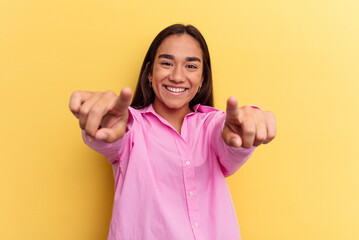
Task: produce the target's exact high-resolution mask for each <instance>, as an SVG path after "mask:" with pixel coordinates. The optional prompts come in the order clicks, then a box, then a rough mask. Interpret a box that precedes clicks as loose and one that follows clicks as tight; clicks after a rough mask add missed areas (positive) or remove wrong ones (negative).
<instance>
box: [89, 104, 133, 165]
mask: <svg viewBox="0 0 359 240" xmlns="http://www.w3.org/2000/svg"><path fill="white" fill-rule="evenodd" d="M128 112H129V117H128V119H129V120H128V123H127V128H126V133H125V135H124V136H123V137H122V138H120V139H118V140H117V141H116V142H113V143H107V142H104V141H100V140H93V141H92V142H90V141H89V140H88V139H87V138H86V133H85V131H84V130H82V139H83V140H84V142H85V144H86V145H88V146H89V147H90V148H92V149H93V150H95V151H96V152H98V153H100V154H101V155H103V156H104V157H105V158H106V159H107V160H108V161H109V162H110V163H111V164H114V163H116V162H118V161H119V160H120V158H121V154H122V153H123V152H124V149H125V146H126V145H127V144H128V142H129V139H130V135H131V131H132V125H133V119H134V118H133V112H132V111H131V108H129V111H128Z"/></svg>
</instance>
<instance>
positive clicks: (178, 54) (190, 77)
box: [148, 34, 203, 111]
mask: <svg viewBox="0 0 359 240" xmlns="http://www.w3.org/2000/svg"><path fill="white" fill-rule="evenodd" d="M202 55H203V54H202V50H201V47H200V45H199V43H198V42H197V40H196V39H194V38H193V37H191V36H190V35H188V34H181V35H178V34H174V35H170V36H168V37H167V38H165V39H164V40H163V42H162V43H161V45H160V46H159V47H158V49H157V53H156V57H155V60H154V63H153V71H152V74H149V75H148V79H149V81H150V82H152V88H153V91H154V92H155V95H156V97H155V100H154V103H153V106H154V108H155V109H156V110H161V111H166V110H167V111H168V110H187V111H190V109H189V102H190V101H191V100H192V99H193V98H194V96H195V95H196V94H197V92H198V89H199V88H200V86H201V84H202V82H203V77H202V73H203V57H202Z"/></svg>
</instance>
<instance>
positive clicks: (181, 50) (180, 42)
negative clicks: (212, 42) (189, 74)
mask: <svg viewBox="0 0 359 240" xmlns="http://www.w3.org/2000/svg"><path fill="white" fill-rule="evenodd" d="M160 54H170V55H173V56H175V58H181V57H183V58H186V57H198V58H200V59H201V60H202V49H201V46H200V44H199V42H198V41H197V40H196V39H195V38H193V37H192V36H190V35H188V34H173V35H170V36H168V37H167V38H165V39H164V40H163V41H162V43H161V45H160V46H159V47H158V49H157V53H156V57H157V56H158V55H160Z"/></svg>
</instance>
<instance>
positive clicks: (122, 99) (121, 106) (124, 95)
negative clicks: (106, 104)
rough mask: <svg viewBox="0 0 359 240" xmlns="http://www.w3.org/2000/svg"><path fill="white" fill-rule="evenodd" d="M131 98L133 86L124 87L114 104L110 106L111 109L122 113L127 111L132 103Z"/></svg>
mask: <svg viewBox="0 0 359 240" xmlns="http://www.w3.org/2000/svg"><path fill="white" fill-rule="evenodd" d="M131 98H132V90H131V88H128V87H126V88H123V89H122V90H121V93H120V96H119V97H118V98H117V99H116V101H115V102H114V104H113V105H112V106H110V111H111V112H114V113H117V114H122V113H125V112H127V111H128V110H127V108H128V106H129V105H130V103H131Z"/></svg>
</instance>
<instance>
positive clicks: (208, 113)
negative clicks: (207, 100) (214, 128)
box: [193, 104, 225, 119]
mask: <svg viewBox="0 0 359 240" xmlns="http://www.w3.org/2000/svg"><path fill="white" fill-rule="evenodd" d="M193 110H194V111H195V113H196V114H197V115H198V116H200V117H202V118H209V119H214V118H218V117H221V116H223V115H225V112H223V111H221V110H218V109H217V108H214V107H211V106H206V105H200V104H197V105H196V106H194V107H193Z"/></svg>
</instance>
